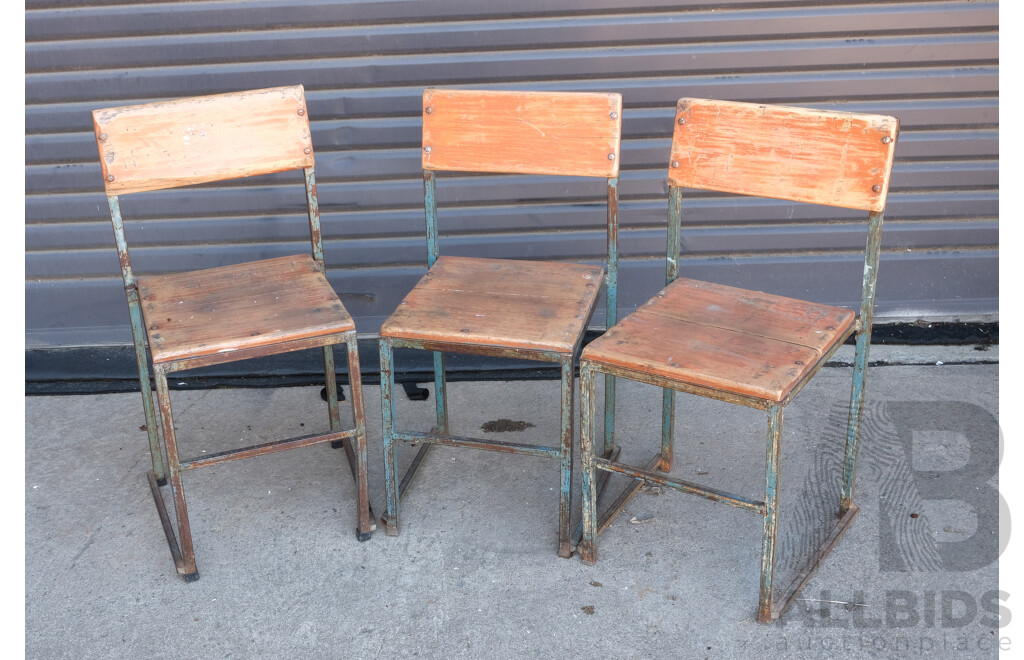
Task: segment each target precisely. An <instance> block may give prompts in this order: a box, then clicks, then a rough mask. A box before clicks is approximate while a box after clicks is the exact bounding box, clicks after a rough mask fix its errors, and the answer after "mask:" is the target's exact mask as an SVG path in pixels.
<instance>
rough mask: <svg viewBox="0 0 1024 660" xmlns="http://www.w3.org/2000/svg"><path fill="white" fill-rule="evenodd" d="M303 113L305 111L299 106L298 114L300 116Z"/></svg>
mask: <svg viewBox="0 0 1024 660" xmlns="http://www.w3.org/2000/svg"><path fill="white" fill-rule="evenodd" d="M304 114H306V111H305V110H303V109H302V108H299V116H300V117H301V116H302V115H304Z"/></svg>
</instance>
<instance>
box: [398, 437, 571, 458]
mask: <svg viewBox="0 0 1024 660" xmlns="http://www.w3.org/2000/svg"><path fill="white" fill-rule="evenodd" d="M392 438H394V439H395V440H403V441H405V442H428V443H430V444H435V445H445V446H447V447H472V448H473V449H487V450H489V451H500V452H505V453H508V454H528V455H530V456H546V457H550V458H557V457H559V456H561V455H562V450H561V449H558V448H556V447H542V446H537V445H526V444H522V443H519V442H502V441H501V440H478V439H476V438H463V437H460V436H447V435H431V434H430V433H418V432H416V431H406V432H396V433H394V434H393V435H392Z"/></svg>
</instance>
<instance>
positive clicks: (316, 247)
mask: <svg viewBox="0 0 1024 660" xmlns="http://www.w3.org/2000/svg"><path fill="white" fill-rule="evenodd" d="M302 173H303V174H304V175H305V177H306V215H307V216H308V217H309V242H310V244H311V245H312V249H313V261H315V262H316V263H317V265H318V266H320V270H321V271H324V272H326V270H327V266H326V265H325V263H324V237H323V232H322V231H321V230H320V203H319V201H318V200H317V196H316V174H315V173H314V172H313V166H312V165H310V166H309V167H304V168H303V169H302Z"/></svg>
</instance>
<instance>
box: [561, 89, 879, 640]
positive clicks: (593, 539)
mask: <svg viewBox="0 0 1024 660" xmlns="http://www.w3.org/2000/svg"><path fill="white" fill-rule="evenodd" d="M898 130H899V122H898V121H897V120H896V119H894V118H892V117H884V116H875V115H858V114H849V113H841V112H825V111H818V110H805V109H799V108H787V107H780V106H767V105H757V104H750V103H732V102H726V101H709V100H703V99H687V98H684V99H681V100H680V101H679V104H678V106H677V109H676V123H675V134H674V136H673V140H672V151H671V163H670V167H669V170H668V184H669V213H668V215H669V222H668V253H667V265H666V279H667V286H666V287H665V288H664V289H663V290H662V291H660V292H658V294H657V295H656V296H654V297H653V298H651V299H650V300H649V301H648V302H646V303H645V304H643V305H641V306H640V307H639V308H638V309H637V310H636V311H635V312H633V313H632V314H629V315H628V316H626V317H625V318H624V319H622V321H620V322H619V323H618V324H616V325H615V326H614V327H612V328H611V329H610V330H608V331H607V332H606V333H604V334H603V335H602V336H601V337H599V338H597V339H596V340H594V341H593V342H591V343H590V344H588V345H587V346H586V348H585V349H584V350H583V352H582V355H581V358H580V381H581V383H580V387H581V407H582V418H583V419H582V425H581V438H582V439H581V454H582V462H583V538H582V541H581V544H580V548H579V550H580V554H581V557H582V559H583V561H584V562H586V563H591V564H592V563H594V562H595V561H596V560H597V535H598V533H599V532H600V531H601V530H603V529H604V528H605V527H606V526H607V525H608V524H609V523H610V522H611V519H612V518H613V517H614V516H615V515H616V514H617V513H618V512H619V511H620V510H621V508H622V506H624V502H625V501H628V498H629V497H631V496H632V493H634V492H636V490H637V489H638V488H639V487H640V486H641V485H643V484H644V483H648V484H659V485H663V486H669V487H672V488H676V489H678V490H680V491H683V492H687V493H693V494H696V495H699V496H701V497H705V498H707V499H709V500H713V501H717V502H724V503H727V504H731V505H733V506H736V507H739V508H741V509H746V510H748V511H756V512H758V513H760V514H761V515H763V516H764V535H763V540H762V557H761V587H760V600H759V605H758V618H759V620H761V621H765V622H767V621H771V620H773V619H777V618H778V617H779V616H781V614H782V612H783V611H784V610H785V608H786V606H787V605H788V604H789V603H791V602H792V600H793V598H794V596H795V595H796V593H797V592H798V591H799V590H800V588H801V587H802V586H803V585H804V584H805V583H806V581H807V579H809V577H810V575H811V574H812V573H813V571H814V570H815V569H816V568H817V566H818V565H819V564H820V562H821V561H822V560H823V559H824V557H825V556H826V555H827V554H828V552H829V550H831V548H832V546H833V545H834V544H835V543H836V542H837V541H838V539H839V537H840V536H841V535H842V533H843V532H844V531H845V530H846V529H847V528H848V527H849V525H850V523H851V522H852V520H853V519H854V517H855V516H856V515H857V511H858V509H857V506H856V505H855V504H854V503H853V487H854V475H855V468H856V458H857V438H858V430H859V424H860V417H861V406H862V402H863V396H864V377H865V372H866V369H867V359H868V344H869V341H870V337H871V323H872V318H873V315H874V302H875V282H876V277H877V273H878V250H879V243H880V241H881V231H882V214H883V209H884V207H885V199H886V194H887V192H888V188H889V176H890V171H891V169H892V161H893V150H894V147H895V143H896V137H897V133H898ZM684 187H686V188H697V189H703V190H714V191H720V192H728V193H739V194H744V195H752V196H759V197H771V198H777V199H784V200H791V201H798V202H810V203H815V204H822V205H828V206H838V207H843V208H849V209H855V210H859V211H867V212H869V216H868V228H867V248H866V255H865V266H864V280H863V287H862V291H863V295H862V300H861V304H860V314H859V316H858V315H855V314H854V313H853V312H852V311H850V310H847V309H845V308H841V307H832V306H829V305H822V304H817V303H812V302H804V301H801V300H794V299H791V298H783V297H781V296H776V295H771V294H767V293H761V292H756V291H747V290H743V289H737V288H734V287H729V286H722V285H719V284H712V283H709V282H700V281H696V280H691V279H683V278H678V275H679V232H680V219H681V211H682V189H683V188H684ZM851 334H856V358H855V367H854V380H853V393H852V398H851V402H850V414H849V424H848V430H847V435H846V438H847V439H846V449H845V461H844V467H843V479H842V495H841V499H840V501H839V503H838V513H839V516H838V518H837V522H836V524H835V527H834V528H833V529H832V530H831V533H830V534H829V535H828V538H827V539H826V540H825V542H824V544H823V545H822V546H821V547H820V548H819V549H818V551H817V552H816V553H814V555H813V556H812V557H811V558H810V559H809V561H808V562H807V563H806V564H805V565H804V567H803V569H802V570H801V571H800V572H799V574H798V576H797V579H796V580H795V581H794V583H793V584H792V585H791V586H790V588H789V589H788V591H787V592H786V595H785V597H784V598H782V599H781V600H780V601H779V602H778V603H776V601H775V600H774V598H773V595H774V588H775V586H776V585H775V579H774V577H775V576H774V570H775V546H776V536H777V515H778V514H777V511H778V503H779V491H778V479H779V456H780V446H781V441H782V419H783V409H784V408H785V406H786V405H787V404H788V403H789V402H790V401H792V400H793V397H795V396H796V394H797V393H798V392H799V391H800V389H801V388H802V387H803V386H804V385H805V384H806V383H807V382H808V381H809V380H810V378H811V377H812V376H813V375H814V374H815V372H817V371H818V369H820V368H821V366H822V365H824V364H825V363H826V362H827V361H828V360H829V358H830V357H831V356H832V355H833V354H834V353H835V352H836V350H838V348H839V347H840V345H842V344H843V343H844V342H845V341H846V339H847V338H848V337H849V336H850V335H851ZM598 373H603V374H606V375H608V374H611V375H615V376H619V377H622V378H628V379H631V380H634V381H639V382H643V383H651V384H653V385H656V386H660V387H662V388H664V390H663V392H664V395H663V407H662V439H661V451H660V452H659V453H658V454H656V455H655V456H654V458H653V459H652V460H651V461H650V462H649V463H648V464H647V465H646V466H642V467H638V466H630V465H626V464H623V463H620V462H616V461H613V460H609V459H606V458H602V457H601V456H600V455H595V446H594V445H595V439H594V426H595V424H594V399H595V382H594V378H595V374H598ZM677 390H678V391H680V392H688V393H691V394H696V395H699V396H705V397H710V398H712V399H719V400H722V401H727V402H731V403H736V404H740V405H745V406H750V407H752V408H757V409H761V410H764V411H766V412H767V416H768V435H767V453H766V467H765V498H764V501H763V502H758V501H752V500H750V499H749V498H744V497H740V496H738V495H733V494H730V493H726V492H723V491H721V490H717V489H715V488H710V487H705V486H701V485H698V484H696V483H692V482H690V481H685V480H681V479H671V478H668V477H666V476H664V474H659V473H658V472H655V470H658V471H659V472H661V473H665V472H668V471H670V470H671V468H672V458H673V454H672V451H673V450H672V441H673V421H674V420H673V416H674V409H675V399H674V395H675V391H677ZM604 449H605V451H607V447H605V448H604ZM597 471H601V472H602V475H604V474H605V473H618V474H622V475H626V476H628V477H632V478H633V479H634V480H635V481H634V482H631V483H632V485H631V487H630V488H628V489H627V491H626V492H625V493H624V494H623V496H620V498H619V500H618V501H617V502H616V503H614V504H613V505H612V506H611V507H610V510H609V511H608V513H607V514H606V515H604V516H603V518H602V519H600V520H599V519H598V512H597V511H598V506H597V505H598V502H597V499H598V496H597V494H596V487H595V483H596V481H597V474H598V472H597Z"/></svg>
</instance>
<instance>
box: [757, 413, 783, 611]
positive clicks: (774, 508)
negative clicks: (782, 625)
mask: <svg viewBox="0 0 1024 660" xmlns="http://www.w3.org/2000/svg"><path fill="white" fill-rule="evenodd" d="M781 450H782V406H781V405H779V404H771V405H769V406H768V446H767V450H766V461H765V483H764V536H763V539H762V542H761V594H760V599H759V603H758V608H757V618H758V620H759V621H762V622H765V623H767V622H770V621H771V620H772V603H773V600H772V596H773V589H774V587H775V584H774V581H775V541H776V539H777V538H778V533H779V527H778V507H779V456H780V454H781Z"/></svg>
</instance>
